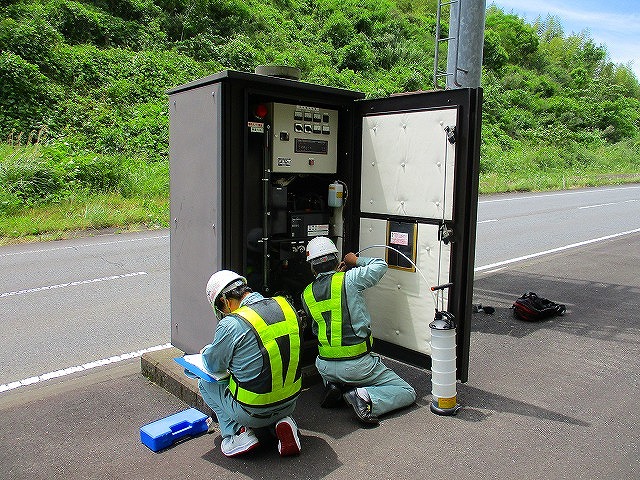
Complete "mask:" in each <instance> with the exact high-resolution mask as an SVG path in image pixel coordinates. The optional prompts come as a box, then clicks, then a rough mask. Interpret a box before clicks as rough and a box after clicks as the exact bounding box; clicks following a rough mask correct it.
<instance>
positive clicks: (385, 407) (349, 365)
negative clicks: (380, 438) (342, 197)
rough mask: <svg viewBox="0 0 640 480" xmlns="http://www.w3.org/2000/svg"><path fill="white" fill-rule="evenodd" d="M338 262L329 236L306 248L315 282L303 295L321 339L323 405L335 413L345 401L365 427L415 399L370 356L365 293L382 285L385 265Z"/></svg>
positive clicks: (351, 256)
mask: <svg viewBox="0 0 640 480" xmlns="http://www.w3.org/2000/svg"><path fill="white" fill-rule="evenodd" d="M338 258H339V257H338V249H337V248H336V246H335V245H334V243H333V242H332V241H331V239H329V238H327V237H315V238H313V239H312V240H311V241H310V242H309V244H308V245H307V260H308V262H309V264H310V266H311V270H312V273H313V274H314V275H315V280H314V281H313V283H311V284H310V285H309V286H307V287H306V289H305V290H304V292H303V294H302V304H303V308H304V310H305V311H306V314H307V315H308V316H309V317H310V318H311V319H312V320H313V322H312V331H313V333H314V334H315V335H317V336H318V357H317V359H316V367H317V368H318V372H319V373H320V375H321V376H322V379H323V382H324V384H325V390H324V392H323V396H322V399H321V402H320V405H321V406H322V407H324V408H331V407H335V406H338V405H339V404H341V403H342V401H343V400H344V401H346V402H347V404H349V405H351V406H352V407H353V410H354V412H355V414H356V416H357V418H358V419H359V420H360V421H361V422H363V423H365V424H369V425H377V424H378V423H379V418H378V417H380V416H381V415H384V414H385V413H388V412H390V411H392V410H396V409H398V408H402V407H406V406H408V405H411V404H413V403H414V402H415V400H416V392H415V390H414V389H413V387H411V385H409V384H408V383H407V382H406V381H404V380H403V379H402V378H400V377H399V376H398V375H397V374H396V373H395V372H394V371H393V370H391V369H390V368H388V367H387V366H386V365H385V364H384V363H383V362H382V360H381V359H380V357H379V356H378V355H376V354H374V353H372V351H371V346H372V340H373V339H372V336H371V316H370V315H369V312H368V310H367V307H366V304H365V300H364V296H363V291H364V290H365V289H367V288H369V287H372V286H374V285H375V284H377V283H378V281H380V279H381V278H382V276H383V275H384V273H385V272H386V271H387V263H386V262H385V261H384V260H382V259H380V258H367V257H358V256H356V255H355V254H354V253H348V254H346V255H345V257H344V259H343V262H339V261H338Z"/></svg>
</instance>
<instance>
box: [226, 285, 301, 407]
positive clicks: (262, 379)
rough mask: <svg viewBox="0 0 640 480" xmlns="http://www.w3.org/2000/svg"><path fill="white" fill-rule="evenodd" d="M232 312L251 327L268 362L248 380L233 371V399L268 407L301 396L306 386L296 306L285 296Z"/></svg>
mask: <svg viewBox="0 0 640 480" xmlns="http://www.w3.org/2000/svg"><path fill="white" fill-rule="evenodd" d="M232 314H233V315H236V316H238V317H239V318H241V319H242V320H244V321H245V322H246V323H247V324H248V325H249V327H251V330H252V331H253V333H254V334H255V335H256V339H257V340H258V345H259V346H260V350H261V352H262V359H263V365H264V366H263V369H262V372H261V373H260V375H258V377H257V378H255V379H253V380H250V381H248V382H240V381H239V380H238V379H237V378H236V377H235V376H234V375H233V373H232V374H231V378H230V380H229V390H230V391H231V394H232V395H233V398H235V399H236V400H237V401H238V402H239V403H242V404H244V405H247V406H251V407H266V406H270V405H276V404H279V403H282V402H285V401H287V400H290V399H292V398H294V397H295V396H297V395H298V394H299V393H300V388H301V387H302V375H301V370H300V326H299V324H298V317H297V315H296V312H295V310H294V309H293V307H292V306H291V305H290V304H289V302H287V301H286V300H285V299H284V298H283V297H273V298H265V299H264V300H260V301H259V302H255V303H252V304H251V305H250V306H247V305H245V306H244V307H240V308H239V309H237V310H236V311H234V312H233V313H232ZM282 337H286V338H282ZM277 339H280V340H279V341H277ZM285 361H286V364H285Z"/></svg>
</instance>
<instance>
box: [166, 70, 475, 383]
mask: <svg viewBox="0 0 640 480" xmlns="http://www.w3.org/2000/svg"><path fill="white" fill-rule="evenodd" d="M168 93H169V111H170V129H169V132H170V138H169V157H170V177H171V242H170V245H171V258H170V272H171V273H170V289H171V342H172V344H173V345H174V346H176V347H178V348H180V349H182V350H184V351H185V352H189V353H190V352H196V351H198V350H199V349H200V348H201V347H202V346H203V345H204V344H205V343H207V342H208V341H210V339H211V336H212V335H213V331H214V328H215V317H214V316H213V313H212V311H211V307H210V306H209V305H208V303H207V301H206V298H205V295H204V288H205V285H206V282H207V280H208V278H209V276H210V275H211V274H212V273H213V272H215V271H216V270H219V269H222V268H227V269H231V270H235V271H237V272H239V273H242V274H243V275H244V276H245V277H246V278H247V280H248V283H249V285H250V286H251V288H252V289H253V290H254V291H259V292H261V293H262V294H264V295H265V296H273V295H276V294H278V295H285V296H286V297H287V298H289V300H290V301H291V303H292V304H293V305H294V307H295V308H296V309H300V307H301V301H300V296H301V293H302V291H303V289H304V288H305V287H306V286H307V285H308V284H309V283H310V282H311V281H312V280H313V276H312V275H311V271H310V268H309V265H308V264H307V262H306V255H305V248H306V245H307V243H308V242H309V240H310V239H312V238H313V237H315V236H318V235H324V236H328V237H330V238H331V239H333V240H334V241H335V243H336V245H337V247H338V249H339V251H340V254H341V255H344V254H346V253H348V252H350V251H352V252H358V253H359V254H360V255H362V256H377V257H382V258H384V259H385V260H386V261H387V263H388V264H389V269H388V271H387V273H386V274H385V276H384V277H383V279H382V280H381V281H380V282H379V283H378V285H376V286H374V287H372V288H369V289H367V290H366V291H365V296H366V300H367V304H368V306H369V311H370V313H371V316H372V330H373V334H374V337H375V341H374V349H376V350H377V351H379V352H381V353H383V354H385V355H388V356H390V357H393V358H396V359H399V360H402V361H406V362H409V363H412V364H415V365H419V366H422V367H425V368H429V367H430V353H431V351H430V328H429V323H430V322H431V320H433V316H434V311H435V310H436V309H440V310H442V309H446V310H448V311H449V312H451V313H452V314H453V315H455V316H456V319H457V331H456V333H457V338H458V346H457V362H458V370H457V374H458V378H459V379H461V380H462V381H466V378H467V374H468V359H469V337H470V319H471V298H472V293H473V260H474V254H475V250H474V249H475V221H476V205H477V191H478V183H477V182H478V169H479V146H480V118H481V107H480V106H481V101H482V92H481V90H480V89H458V90H448V91H436V92H419V93H414V94H404V95H398V96H391V97H389V98H383V99H375V100H366V99H364V95H363V94H362V93H360V92H354V91H351V90H345V89H338V88H332V87H326V86H321V85H314V84H308V83H304V82H299V81H295V80H288V79H282V78H274V77H267V76H264V75H255V74H248V73H241V72H234V71H228V70H227V71H224V72H220V73H218V74H216V75H212V76H210V77H206V78H203V79H200V80H196V81H194V82H191V83H189V84H186V85H182V86H179V87H176V88H174V89H172V90H170V91H169V92H168ZM444 283H451V284H452V286H451V287H450V288H449V289H448V290H444V291H441V293H440V294H439V295H436V296H434V294H433V292H432V291H431V287H432V286H435V285H438V284H444ZM302 350H303V365H312V364H313V361H314V359H315V356H316V354H317V340H316V339H315V337H313V335H312V334H311V331H310V328H309V325H307V327H306V329H305V333H304V338H303V349H302Z"/></svg>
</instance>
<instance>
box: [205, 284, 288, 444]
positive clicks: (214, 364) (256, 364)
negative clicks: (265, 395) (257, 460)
mask: <svg viewBox="0 0 640 480" xmlns="http://www.w3.org/2000/svg"><path fill="white" fill-rule="evenodd" d="M261 300H264V297H263V296H262V295H261V294H259V293H257V292H254V293H250V294H249V295H247V296H246V297H244V298H243V299H242V301H241V303H240V307H243V306H251V304H253V303H256V302H259V301H261ZM202 358H203V362H204V365H205V367H207V369H208V370H210V371H212V372H223V371H225V370H229V371H230V372H232V374H233V375H234V377H235V379H236V381H237V382H238V383H244V382H251V381H252V380H254V379H256V378H258V377H259V375H260V373H261V372H262V370H263V354H262V352H261V349H260V346H259V345H258V340H257V338H256V335H255V333H254V332H253V331H252V330H251V327H250V326H249V324H248V323H247V322H245V321H244V320H241V319H239V318H237V317H236V316H234V315H227V316H225V317H223V318H222V319H221V320H220V322H219V323H218V325H217V326H216V331H215V334H214V338H213V342H212V343H211V344H209V345H207V346H206V347H205V348H204V349H203V350H202ZM228 387H229V381H228V380H226V381H225V380H223V381H219V382H216V383H212V382H205V381H204V380H199V381H198V388H199V389H200V393H201V394H202V398H203V399H204V401H205V402H206V403H207V405H209V406H210V407H211V409H212V410H213V411H214V412H215V414H216V416H217V417H218V423H219V426H220V434H221V435H222V436H223V437H227V436H230V435H235V434H236V433H237V432H238V430H239V429H240V427H243V426H245V427H251V428H260V427H267V426H270V425H273V424H274V423H276V422H277V421H278V420H280V419H282V418H284V417H287V416H290V415H291V414H292V413H293V411H294V409H295V406H296V400H297V395H296V396H294V397H293V398H291V399H288V400H285V401H283V402H279V403H278V404H276V405H268V406H260V407H254V406H249V405H243V404H241V403H239V402H238V401H237V400H236V399H235V398H234V397H233V395H232V393H231V391H230V390H229V388H228Z"/></svg>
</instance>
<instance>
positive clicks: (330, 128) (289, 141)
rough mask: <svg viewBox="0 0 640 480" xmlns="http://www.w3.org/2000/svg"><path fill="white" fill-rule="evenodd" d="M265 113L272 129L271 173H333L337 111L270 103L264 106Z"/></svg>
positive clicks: (335, 160) (334, 166)
mask: <svg viewBox="0 0 640 480" xmlns="http://www.w3.org/2000/svg"><path fill="white" fill-rule="evenodd" d="M268 111H269V118H270V119H271V124H272V126H273V130H272V131H273V142H272V146H273V149H272V154H273V156H272V158H273V164H272V171H273V172H276V173H335V172H336V166H337V157H338V140H337V138H338V111H337V110H330V109H326V108H320V107H311V106H306V105H292V104H287V103H275V102H274V103H270V104H268Z"/></svg>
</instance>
